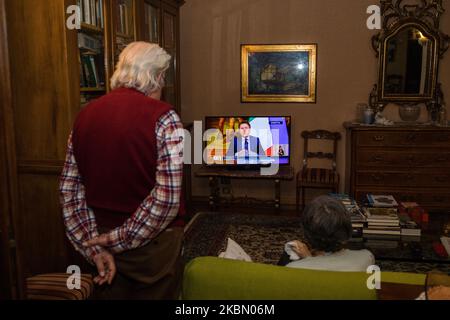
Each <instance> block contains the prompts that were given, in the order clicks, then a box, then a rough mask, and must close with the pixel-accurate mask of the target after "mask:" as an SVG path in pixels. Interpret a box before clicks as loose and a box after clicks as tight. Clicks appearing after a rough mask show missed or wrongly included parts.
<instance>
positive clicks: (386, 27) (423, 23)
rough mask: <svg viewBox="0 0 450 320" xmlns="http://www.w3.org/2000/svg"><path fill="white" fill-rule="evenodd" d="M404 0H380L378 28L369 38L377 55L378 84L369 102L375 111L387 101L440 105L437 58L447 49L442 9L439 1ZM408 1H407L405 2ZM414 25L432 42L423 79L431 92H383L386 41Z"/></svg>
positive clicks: (448, 41)
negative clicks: (413, 93) (431, 53)
mask: <svg viewBox="0 0 450 320" xmlns="http://www.w3.org/2000/svg"><path fill="white" fill-rule="evenodd" d="M405 2H407V1H406V0H380V3H381V7H380V9H381V17H382V29H381V32H380V33H378V34H376V35H374V36H373V38H372V47H373V49H374V50H375V52H376V56H377V57H378V84H376V85H375V86H374V88H373V90H372V92H371V94H370V99H369V104H370V105H371V106H372V107H373V108H375V109H376V110H377V111H383V109H384V107H385V106H386V105H387V104H389V103H394V104H397V105H417V104H419V103H425V104H426V105H427V107H428V108H440V103H441V102H442V101H441V100H442V99H443V94H442V92H441V89H440V84H439V81H438V79H439V61H440V59H442V57H443V56H444V54H445V52H446V51H447V50H448V48H449V43H450V37H449V36H447V35H445V34H444V33H442V32H441V31H440V20H441V15H442V14H443V13H444V12H445V10H444V8H443V6H442V0H416V1H415V2H416V3H415V4H411V3H405ZM409 2H411V1H409ZM411 26H412V27H415V28H417V29H419V30H420V31H422V32H423V33H424V34H426V35H427V36H429V37H430V39H431V40H432V41H433V46H434V48H433V57H432V59H433V60H434V61H432V65H431V70H429V73H428V74H427V82H428V83H430V85H431V91H430V92H429V93H426V94H424V95H419V94H418V95H411V94H395V95H387V96H386V95H385V94H384V78H385V69H386V49H387V48H386V47H387V42H388V41H389V40H390V39H391V38H392V37H393V36H395V35H396V34H397V33H399V32H400V31H402V30H403V29H405V28H408V27H411Z"/></svg>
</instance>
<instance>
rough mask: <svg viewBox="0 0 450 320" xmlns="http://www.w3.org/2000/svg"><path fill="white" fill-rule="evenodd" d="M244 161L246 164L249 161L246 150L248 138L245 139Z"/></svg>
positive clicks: (247, 150)
mask: <svg viewBox="0 0 450 320" xmlns="http://www.w3.org/2000/svg"><path fill="white" fill-rule="evenodd" d="M244 148H245V161H246V162H248V161H249V160H250V156H249V149H248V138H245V146H244Z"/></svg>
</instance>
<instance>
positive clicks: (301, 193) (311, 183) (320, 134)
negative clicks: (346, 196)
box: [296, 130, 341, 211]
mask: <svg viewBox="0 0 450 320" xmlns="http://www.w3.org/2000/svg"><path fill="white" fill-rule="evenodd" d="M302 138H303V139H304V142H305V145H304V155H303V167H302V170H300V172H299V173H298V174H297V187H296V208H297V211H298V210H299V202H300V197H301V198H302V210H303V209H304V208H305V189H308V188H310V189H331V191H332V192H339V174H338V173H337V172H336V157H337V147H338V141H339V140H340V139H341V134H340V133H339V132H330V131H326V130H316V131H303V132H302ZM310 140H330V141H333V153H324V152H310V151H309V141H310ZM312 158H316V159H329V160H331V162H332V163H331V169H322V168H309V167H308V160H309V159H312Z"/></svg>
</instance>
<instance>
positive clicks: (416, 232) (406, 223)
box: [399, 214, 422, 237]
mask: <svg viewBox="0 0 450 320" xmlns="http://www.w3.org/2000/svg"><path fill="white" fill-rule="evenodd" d="M399 219H400V227H401V230H402V235H405V236H419V237H420V236H421V234H422V230H421V229H420V226H419V225H418V224H417V223H416V222H415V221H413V220H412V219H411V218H410V217H409V216H408V215H407V214H401V215H399Z"/></svg>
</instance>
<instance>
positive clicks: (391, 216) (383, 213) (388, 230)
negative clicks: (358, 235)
mask: <svg viewBox="0 0 450 320" xmlns="http://www.w3.org/2000/svg"><path fill="white" fill-rule="evenodd" d="M367 201H368V204H369V206H368V207H366V208H365V214H366V216H367V228H364V230H363V235H364V237H367V238H391V239H392V238H393V239H396V238H400V236H401V228H400V219H399V216H398V211H397V207H398V203H397V201H395V199H394V197H393V196H391V195H372V194H369V195H367Z"/></svg>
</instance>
